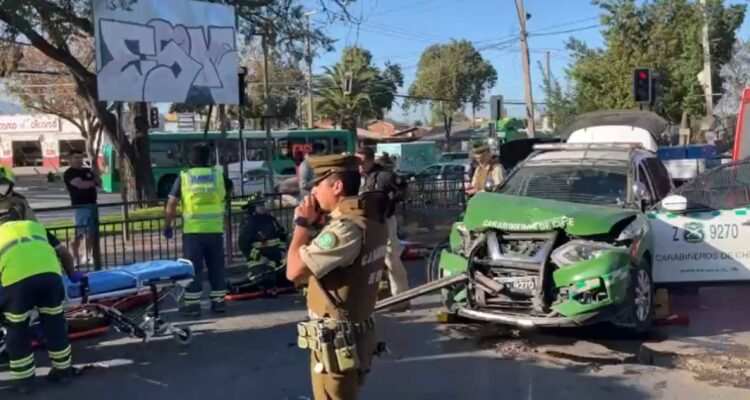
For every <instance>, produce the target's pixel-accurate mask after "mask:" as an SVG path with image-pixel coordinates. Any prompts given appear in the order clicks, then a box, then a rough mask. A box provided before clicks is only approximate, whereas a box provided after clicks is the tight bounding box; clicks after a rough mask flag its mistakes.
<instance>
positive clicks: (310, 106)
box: [305, 11, 317, 128]
mask: <svg viewBox="0 0 750 400" xmlns="http://www.w3.org/2000/svg"><path fill="white" fill-rule="evenodd" d="M316 13H317V11H308V12H306V13H305V18H306V19H307V40H306V43H305V53H306V54H305V61H306V62H307V126H308V128H313V127H315V121H314V120H313V112H314V110H313V107H314V105H313V71H312V62H313V55H312V44H311V42H312V31H311V30H310V16H311V15H315V14H316Z"/></svg>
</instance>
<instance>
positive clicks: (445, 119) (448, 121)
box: [443, 112, 453, 142]
mask: <svg viewBox="0 0 750 400" xmlns="http://www.w3.org/2000/svg"><path fill="white" fill-rule="evenodd" d="M443 124H445V125H444V126H445V141H446V142H448V141H449V140H450V138H451V125H452V124H453V117H451V116H449V115H448V114H446V113H445V112H443Z"/></svg>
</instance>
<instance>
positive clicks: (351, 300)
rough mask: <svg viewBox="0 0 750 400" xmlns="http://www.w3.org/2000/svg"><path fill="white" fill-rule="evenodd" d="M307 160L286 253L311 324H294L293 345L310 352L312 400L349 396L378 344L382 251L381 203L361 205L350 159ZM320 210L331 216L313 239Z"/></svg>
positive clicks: (384, 246)
mask: <svg viewBox="0 0 750 400" xmlns="http://www.w3.org/2000/svg"><path fill="white" fill-rule="evenodd" d="M309 162H310V166H311V167H312V169H313V173H314V179H313V181H312V185H313V187H312V191H311V192H310V193H311V194H310V195H309V196H307V197H306V198H305V199H304V200H303V201H302V203H301V204H300V206H299V207H297V209H296V210H295V213H294V224H295V228H294V234H293V236H292V241H291V243H290V245H289V253H288V255H287V271H286V276H287V278H288V279H289V280H290V281H293V282H295V283H297V284H298V285H303V284H305V283H307V284H308V287H307V308H308V312H309V316H310V321H305V322H302V323H300V324H299V325H298V327H297V332H298V335H299V336H298V342H297V343H298V346H299V347H302V348H304V349H309V350H310V352H311V360H310V369H311V375H312V389H313V395H314V397H315V400H329V399H331V400H334V399H335V400H338V399H342V400H353V399H356V398H357V396H358V394H359V390H360V388H361V387H362V385H363V384H364V380H365V377H366V376H367V374H368V373H369V371H370V366H371V360H372V357H373V355H374V353H375V350H376V348H377V341H376V336H375V325H374V319H373V313H374V308H375V302H376V301H377V297H378V287H379V283H380V281H381V279H382V276H383V270H384V267H385V256H386V254H387V242H388V227H387V225H386V222H385V220H386V218H385V214H386V209H385V206H386V204H384V202H380V203H378V202H373V203H368V201H367V200H366V199H367V197H366V196H367V195H368V194H366V193H363V194H362V195H360V197H359V198H358V193H359V186H360V183H361V182H360V174H359V170H358V169H359V168H358V163H359V160H358V159H357V158H356V157H354V156H346V155H329V156H318V157H310V158H309ZM375 194H377V193H375ZM369 205H372V206H373V207H370V206H369ZM373 209H375V210H374V211H372V210H373ZM321 213H328V214H329V216H330V221H329V222H328V223H327V224H326V226H325V227H324V228H323V229H322V230H321V232H320V234H318V235H317V236H316V237H315V238H313V236H312V232H313V230H312V225H313V224H314V223H315V222H316V221H318V220H319V218H320V214H321ZM319 334H320V335H322V336H319Z"/></svg>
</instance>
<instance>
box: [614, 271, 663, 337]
mask: <svg viewBox="0 0 750 400" xmlns="http://www.w3.org/2000/svg"><path fill="white" fill-rule="evenodd" d="M627 293H628V295H627V298H626V300H625V310H626V312H625V315H624V317H625V321H623V322H624V323H623V324H622V325H624V326H626V327H627V328H628V329H629V330H630V331H632V332H633V333H636V334H640V333H644V332H646V331H648V330H649V329H650V328H651V322H652V320H653V317H654V295H655V290H654V282H653V280H652V278H651V267H650V265H649V264H648V263H646V262H644V263H642V264H641V265H638V266H636V267H634V268H632V269H631V270H630V285H629V286H628V290H627Z"/></svg>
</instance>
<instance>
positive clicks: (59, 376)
mask: <svg viewBox="0 0 750 400" xmlns="http://www.w3.org/2000/svg"><path fill="white" fill-rule="evenodd" d="M47 379H48V380H49V381H50V382H52V383H60V384H66V383H70V381H72V380H73V368H65V369H57V368H52V369H51V370H50V371H49V375H47Z"/></svg>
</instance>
